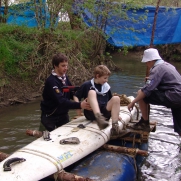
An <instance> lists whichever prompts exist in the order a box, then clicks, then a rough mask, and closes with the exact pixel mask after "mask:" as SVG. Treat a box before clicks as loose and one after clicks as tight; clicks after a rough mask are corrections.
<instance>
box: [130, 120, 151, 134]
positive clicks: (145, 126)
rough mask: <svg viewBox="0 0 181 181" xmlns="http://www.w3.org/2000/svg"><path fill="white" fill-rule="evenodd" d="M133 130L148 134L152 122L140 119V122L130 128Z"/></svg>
mask: <svg viewBox="0 0 181 181" xmlns="http://www.w3.org/2000/svg"><path fill="white" fill-rule="evenodd" d="M130 127H131V128H132V129H135V130H142V131H146V132H150V122H149V120H148V121H145V120H144V119H143V118H142V117H141V119H140V121H139V122H138V123H136V124H134V125H133V126H130Z"/></svg>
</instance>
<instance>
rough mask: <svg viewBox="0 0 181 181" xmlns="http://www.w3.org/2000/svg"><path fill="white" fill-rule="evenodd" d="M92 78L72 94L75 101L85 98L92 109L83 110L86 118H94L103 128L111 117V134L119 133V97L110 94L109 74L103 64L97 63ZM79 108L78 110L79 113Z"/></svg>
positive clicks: (100, 127)
mask: <svg viewBox="0 0 181 181" xmlns="http://www.w3.org/2000/svg"><path fill="white" fill-rule="evenodd" d="M93 74H94V78H93V79H91V80H89V81H86V82H84V83H83V84H82V85H81V86H80V88H79V89H78V90H77V92H76V93H75V95H74V100H75V101H76V102H79V101H81V99H82V98H83V99H85V100H87V102H88V103H89V104H90V106H91V109H92V110H85V109H84V115H85V117H86V118H87V119H88V120H96V122H97V124H98V126H99V129H100V130H102V129H105V128H106V127H107V126H108V125H109V123H108V120H109V119H110V117H112V129H111V134H112V135H115V134H119V125H118V120H119V111H120V98H119V97H118V96H112V93H111V90H110V85H109V84H108V83H107V82H108V78H109V76H110V74H111V72H110V70H109V69H108V68H107V67H106V66H105V65H98V66H97V67H95V69H94V73H93ZM80 113H81V110H78V114H79V115H80Z"/></svg>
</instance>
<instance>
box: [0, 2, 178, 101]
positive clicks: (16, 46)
mask: <svg viewBox="0 0 181 181" xmlns="http://www.w3.org/2000/svg"><path fill="white" fill-rule="evenodd" d="M3 2H4V4H5V5H6V8H7V9H8V4H7V3H6V2H8V1H6V0H5V1H3ZM21 2H24V1H21ZM32 2H33V1H32ZM106 2H108V1H106ZM109 2H112V1H111V0H110V1H109ZM118 2H125V3H127V7H126V8H125V9H124V10H122V8H121V7H120V4H118V3H117V4H111V3H105V4H104V6H102V5H101V4H100V6H99V4H98V8H97V9H96V10H95V8H94V5H95V3H96V1H95V0H86V1H84V4H83V6H84V7H86V8H88V9H89V11H90V12H92V13H93V14H94V16H95V22H90V23H94V24H93V26H92V28H87V26H86V25H85V24H84V23H82V21H81V18H80V14H73V12H72V3H73V0H66V1H60V0H56V1H49V0H47V4H48V10H49V12H50V22H51V23H50V27H49V28H45V22H44V21H43V19H44V18H42V19H41V16H36V17H38V18H37V19H36V20H37V22H38V27H37V28H27V27H24V26H13V25H7V24H6V23H5V22H6V18H7V17H8V13H7V12H4V13H5V16H2V15H0V22H1V23H0V70H1V71H0V102H1V100H5V99H7V98H9V97H8V96H9V95H8V94H7V93H8V92H10V89H11V90H12V91H14V92H20V89H19V90H18V88H19V87H22V88H23V89H25V87H26V85H28V86H32V87H33V90H35V91H36V90H41V87H42V86H43V84H44V80H45V79H46V77H47V76H48V75H49V73H50V71H51V69H52V66H51V58H52V55H53V54H55V53H56V52H62V53H64V54H66V55H67V56H68V58H69V62H70V63H69V65H70V67H69V72H68V74H69V76H70V79H71V81H72V82H73V84H76V85H78V84H80V83H82V82H83V81H85V80H87V79H88V78H90V77H91V76H92V74H91V69H92V68H93V67H95V65H97V64H107V65H108V67H109V68H110V69H112V70H113V69H115V68H117V67H116V66H115V65H114V63H113V62H112V61H111V54H110V53H109V52H105V49H106V38H109V37H106V36H105V34H104V32H103V31H102V29H104V26H105V23H106V20H107V19H108V18H109V12H110V11H111V12H112V13H113V14H115V15H116V16H117V15H119V16H121V17H123V18H125V19H128V17H127V14H126V11H127V10H128V9H130V8H132V9H134V13H135V14H136V10H137V8H139V7H142V6H143V5H145V4H151V5H152V4H153V2H157V1H151V0H143V1H140V0H125V1H118ZM162 2H164V0H163V1H162ZM168 2H169V1H167V3H168ZM172 2H176V1H172ZM97 3H101V2H97ZM165 3H166V0H165ZM2 5H3V4H2ZM153 5H156V3H154V4H153ZM162 5H164V4H162ZM165 5H166V4H165ZM0 6H1V4H0ZM41 6H44V4H37V3H35V4H33V6H32V8H33V9H32V10H34V11H35V13H36V15H37V14H41V11H40V7H41ZM13 8H16V6H13ZM81 8H82V5H81ZM22 10H23V8H20V9H19V10H18V9H17V11H22ZM60 10H61V12H62V14H68V16H69V19H70V21H69V22H58V24H57V21H56V20H57V17H58V13H59V12H60ZM100 15H101V17H102V18H101V19H100V18H99V17H100ZM146 17H147V12H145V15H144V16H142V17H141V18H140V21H144V19H145V18H146ZM130 21H132V22H135V19H134V18H132V19H130ZM112 23H113V25H114V24H115V22H112ZM114 26H115V28H113V32H114V31H121V27H118V26H117V25H116V24H115V25H114ZM132 31H134V29H133V30H132ZM140 31H146V30H140ZM167 48H168V50H170V47H169V46H167ZM129 49H130V47H124V48H123V50H118V51H122V52H124V53H125V54H126V53H127V52H128V50H129ZM175 57H177V56H176V55H175ZM177 59H178V60H179V57H177ZM13 84H14V86H13ZM19 84H22V86H19ZM17 87H18V88H17ZM35 87H36V89H35ZM27 89H29V88H27ZM28 91H29V90H28ZM11 96H13V94H12V95H11ZM23 96H24V97H25V94H24V93H23Z"/></svg>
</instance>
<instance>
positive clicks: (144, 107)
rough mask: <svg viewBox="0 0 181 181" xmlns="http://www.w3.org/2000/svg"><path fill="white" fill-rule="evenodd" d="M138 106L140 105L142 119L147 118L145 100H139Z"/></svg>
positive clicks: (147, 109)
mask: <svg viewBox="0 0 181 181" xmlns="http://www.w3.org/2000/svg"><path fill="white" fill-rule="evenodd" d="M139 107H140V110H141V113H142V117H143V119H144V120H149V104H147V103H145V101H144V100H143V99H142V100H140V101H139Z"/></svg>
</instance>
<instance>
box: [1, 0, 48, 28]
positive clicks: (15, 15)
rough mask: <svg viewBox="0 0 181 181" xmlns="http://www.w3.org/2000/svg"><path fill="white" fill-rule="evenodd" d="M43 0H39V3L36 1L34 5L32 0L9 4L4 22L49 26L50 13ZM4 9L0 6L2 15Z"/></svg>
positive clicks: (28, 25) (2, 14)
mask: <svg viewBox="0 0 181 181" xmlns="http://www.w3.org/2000/svg"><path fill="white" fill-rule="evenodd" d="M45 2H46V1H45V0H41V3H40V2H39V1H36V6H35V4H34V2H33V1H30V2H27V3H20V4H16V5H12V6H9V7H8V13H7V16H6V19H7V21H6V23H7V24H12V25H13V24H14V25H20V26H22V25H24V26H27V27H37V26H42V25H43V24H44V25H45V27H49V25H50V14H49V12H48V8H47V6H46V3H45ZM4 9H5V7H3V6H2V7H0V14H1V16H2V17H3V16H4ZM36 12H37V14H36ZM37 16H38V17H37Z"/></svg>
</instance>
